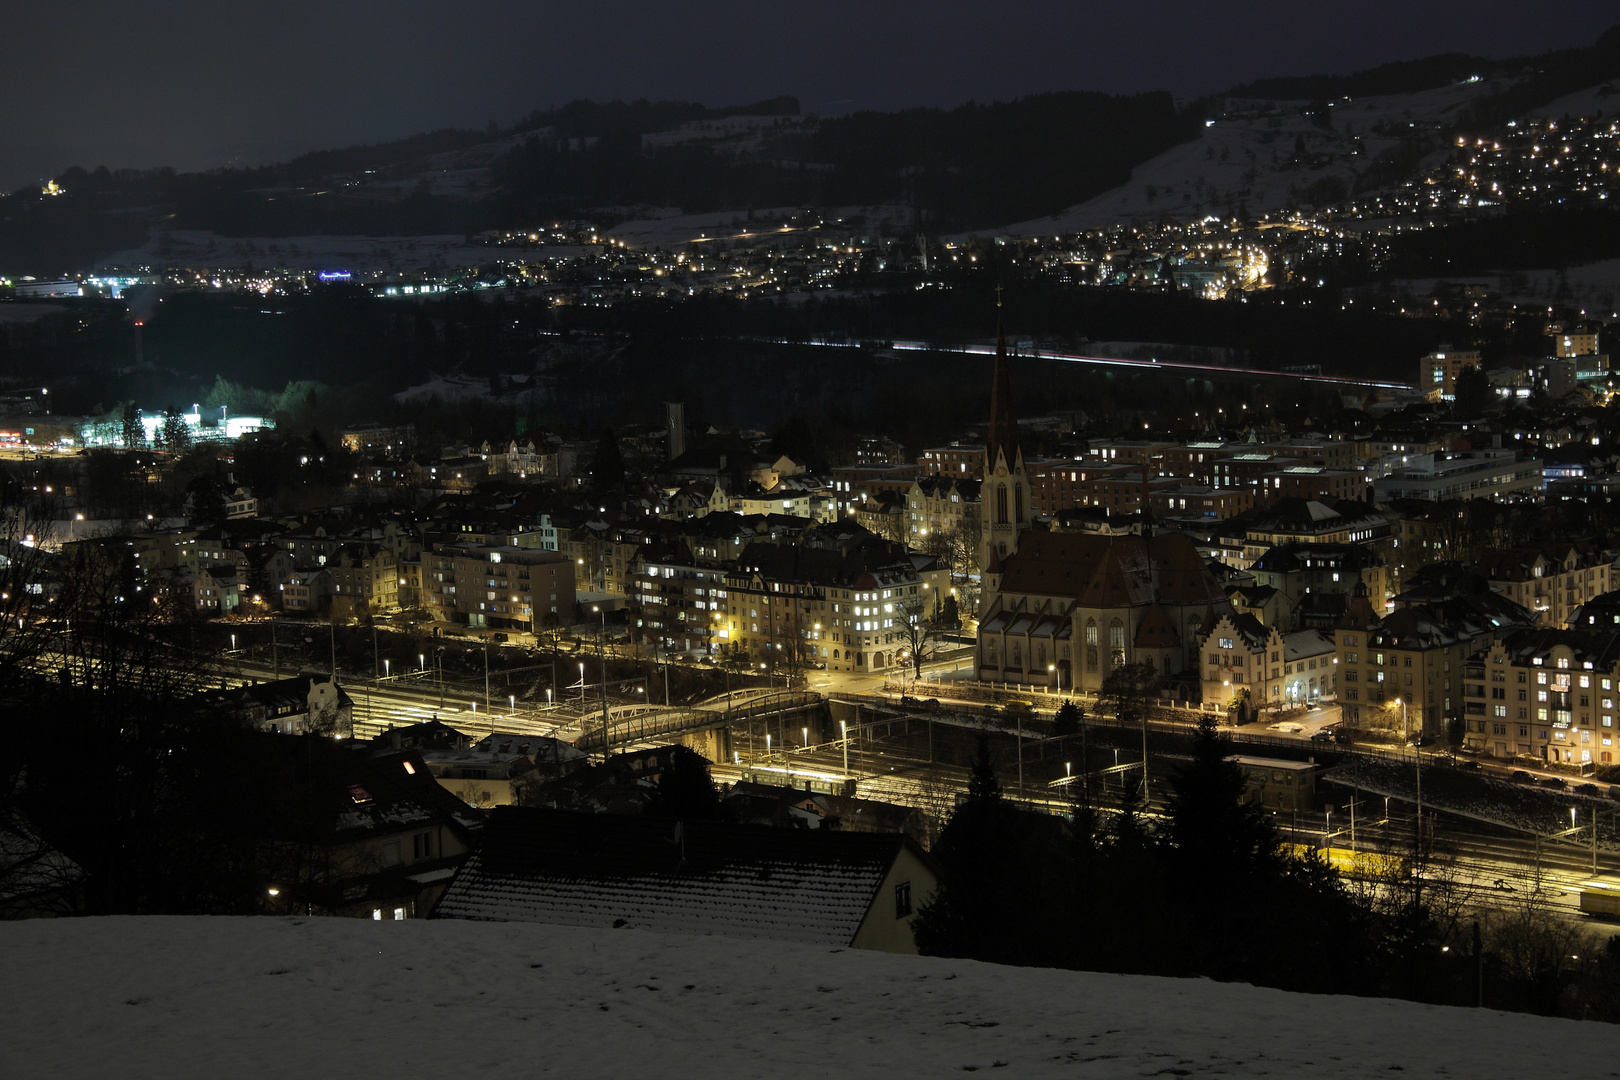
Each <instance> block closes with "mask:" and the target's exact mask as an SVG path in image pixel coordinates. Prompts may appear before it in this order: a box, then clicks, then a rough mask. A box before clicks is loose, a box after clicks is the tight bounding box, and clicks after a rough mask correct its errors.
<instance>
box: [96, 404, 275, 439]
mask: <svg viewBox="0 0 1620 1080" xmlns="http://www.w3.org/2000/svg"><path fill="white" fill-rule="evenodd" d="M209 411H210V412H212V411H213V410H212V409H210V410H209ZM136 415H137V416H138V417H139V419H140V423H141V434H142V436H143V438H144V441H145V445H147V446H157V445H158V444H159V441H160V440H161V438H162V436H163V422H164V414H163V413H161V412H148V411H147V410H145V409H141V410H139V411H138V412H137V413H136ZM180 420H181V422H182V423H184V424H185V425H186V431H187V433H188V434H189V436H190V441H191V442H193V443H221V442H235V441H236V440H237V439H240V438H241V437H242V436H244V435H251V434H253V433H254V432H256V431H265V430H269V429H271V428H274V427H275V426H276V422H275V421H274V420H272V419H270V418H269V417H267V416H248V415H245V414H244V415H241V416H228V415H226V411H225V407H224V406H221V407H220V409H219V416H218V418H217V419H216V418H214V417H211V416H210V417H205V416H204V415H203V413H202V409H201V408H200V407H199V406H197V405H193V406H192V407H191V411H190V412H184V413H181V414H180ZM80 439H81V442H82V444H83V445H84V446H86V447H120V448H122V447H125V445H126V444H125V439H124V428H123V423H122V422H121V421H120V420H119V419H118V418H117V417H103V418H100V419H97V420H92V421H89V422H87V423H86V424H85V425H84V427H83V428H82V429H81V431H80Z"/></svg>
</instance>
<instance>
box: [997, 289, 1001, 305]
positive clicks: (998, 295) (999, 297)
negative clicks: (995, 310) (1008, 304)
mask: <svg viewBox="0 0 1620 1080" xmlns="http://www.w3.org/2000/svg"><path fill="white" fill-rule="evenodd" d="M1000 306H1001V286H1000V285H997V286H996V307H1000Z"/></svg>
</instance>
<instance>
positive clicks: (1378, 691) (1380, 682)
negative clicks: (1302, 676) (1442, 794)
mask: <svg viewBox="0 0 1620 1080" xmlns="http://www.w3.org/2000/svg"><path fill="white" fill-rule="evenodd" d="M1522 620H1523V621H1520V622H1514V621H1512V620H1511V619H1504V618H1503V614H1502V612H1501V611H1500V610H1499V609H1485V608H1482V607H1481V606H1478V605H1476V604H1474V603H1472V602H1470V599H1469V598H1468V597H1466V596H1460V597H1457V598H1455V599H1452V600H1448V601H1445V602H1443V603H1437V604H1413V605H1410V606H1406V607H1402V608H1399V609H1398V610H1396V611H1394V612H1393V613H1391V614H1390V615H1389V616H1388V617H1386V618H1384V619H1381V620H1380V619H1377V618H1375V617H1374V616H1373V613H1372V608H1371V606H1370V605H1369V604H1367V603H1366V597H1365V595H1359V596H1357V597H1356V598H1355V600H1354V601H1353V602H1352V606H1351V614H1350V615H1348V616H1347V617H1346V618H1345V619H1344V621H1343V622H1342V623H1341V624H1340V625H1339V626H1338V627H1337V628H1336V629H1335V631H1334V636H1335V638H1336V648H1335V654H1336V655H1335V659H1336V660H1337V662H1338V680H1339V687H1338V689H1339V707H1340V713H1341V716H1342V717H1343V719H1344V722H1345V723H1346V724H1348V725H1350V726H1352V727H1365V728H1383V729H1388V730H1394V731H1399V732H1402V733H1403V734H1404V735H1407V736H1410V737H1417V736H1421V735H1440V734H1443V733H1444V732H1445V731H1446V724H1447V721H1448V720H1449V719H1452V718H1455V717H1459V716H1461V715H1462V702H1463V689H1462V684H1463V668H1464V662H1465V661H1466V660H1467V659H1468V657H1469V656H1471V655H1473V653H1474V652H1475V651H1476V650H1478V649H1479V648H1480V647H1481V646H1482V645H1484V644H1487V643H1489V642H1491V641H1494V640H1496V639H1497V638H1498V637H1499V636H1505V635H1507V634H1510V633H1513V632H1515V631H1517V630H1521V629H1524V628H1525V626H1526V624H1527V623H1528V622H1529V621H1530V616H1529V614H1528V613H1525V614H1524V616H1523V617H1522Z"/></svg>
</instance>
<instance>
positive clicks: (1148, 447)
mask: <svg viewBox="0 0 1620 1080" xmlns="http://www.w3.org/2000/svg"><path fill="white" fill-rule="evenodd" d="M1175 448H1176V444H1175V443H1173V442H1162V441H1160V440H1157V439H1111V440H1109V441H1107V442H1094V443H1092V444H1091V446H1090V447H1089V448H1087V450H1086V457H1087V458H1089V459H1091V460H1092V461H1094V462H1098V463H1100V464H1105V465H1146V466H1148V467H1149V468H1150V469H1151V470H1152V472H1153V473H1154V475H1157V474H1158V473H1159V471H1160V468H1161V464H1162V462H1163V461H1164V455H1165V454H1166V452H1168V451H1170V450H1173V449H1175Z"/></svg>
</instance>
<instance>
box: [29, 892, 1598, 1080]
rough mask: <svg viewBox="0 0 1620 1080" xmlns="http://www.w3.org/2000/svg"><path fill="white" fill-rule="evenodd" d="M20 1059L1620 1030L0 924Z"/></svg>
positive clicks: (1503, 1071)
mask: <svg viewBox="0 0 1620 1080" xmlns="http://www.w3.org/2000/svg"><path fill="white" fill-rule="evenodd" d="M0 972H3V973H4V977H3V979H0V1015H4V1016H5V1017H6V1021H7V1029H8V1030H7V1035H6V1040H5V1049H4V1051H3V1052H0V1075H4V1076H5V1077H7V1078H20V1077H52V1078H60V1077H64V1076H65V1077H81V1076H119V1077H137V1076H161V1077H168V1078H178V1077H203V1076H206V1077H257V1076H274V1077H300V1078H302V1077H325V1076H338V1077H344V1078H345V1080H352V1078H356V1077H392V1076H470V1075H478V1074H484V1075H496V1076H507V1075H517V1076H527V1075H533V1074H537V1073H548V1074H551V1075H557V1076H570V1077H596V1076H601V1077H607V1076H664V1077H688V1076H690V1077H704V1078H716V1080H728V1078H733V1077H736V1078H743V1077H748V1078H754V1077H762V1076H769V1075H773V1074H777V1075H788V1076H795V1077H838V1078H844V1077H850V1076H872V1077H883V1078H885V1080H892V1078H893V1077H897V1076H906V1077H926V1076H943V1075H946V1074H948V1073H949V1074H956V1073H960V1072H962V1071H964V1070H969V1071H972V1070H991V1069H995V1068H997V1067H998V1066H1004V1067H1005V1071H1004V1072H997V1073H996V1075H998V1076H1003V1077H1014V1076H1043V1077H1044V1076H1062V1077H1073V1076H1083V1077H1088V1078H1089V1077H1140V1076H1153V1075H1159V1074H1163V1075H1167V1076H1275V1077H1366V1076H1372V1075H1375V1074H1377V1075H1390V1073H1391V1071H1392V1070H1399V1074H1400V1075H1402V1076H1407V1077H1410V1076H1452V1077H1459V1078H1461V1077H1467V1078H1471V1080H1479V1078H1483V1077H1526V1076H1534V1075H1538V1074H1540V1073H1542V1072H1544V1071H1545V1070H1546V1068H1547V1067H1548V1064H1549V1063H1550V1062H1556V1063H1557V1067H1558V1071H1559V1072H1561V1073H1565V1074H1569V1075H1576V1076H1586V1077H1607V1076H1615V1075H1617V1074H1620V1063H1617V1061H1620V1059H1617V1058H1616V1056H1615V1054H1614V1048H1615V1046H1616V1045H1617V1044H1620V1031H1617V1030H1616V1029H1615V1028H1613V1027H1610V1026H1607V1025H1602V1024H1580V1023H1576V1022H1573V1021H1566V1020H1548V1019H1541V1018H1536V1017H1529V1016H1517V1015H1511V1014H1502V1013H1494V1012H1475V1011H1470V1010H1461V1009H1439V1008H1429V1007H1425V1006H1419V1005H1411V1004H1407V1003H1403V1002H1396V1001H1383V1000H1358V999H1353V998H1330V997H1309V996H1301V995H1293V994H1285V993H1281V992H1278V991H1272V990H1257V989H1254V988H1252V987H1246V986H1232V985H1222V984H1216V983H1209V982H1200V981H1180V980H1167V979H1147V978H1131V977H1123V976H1108V975H1093V974H1087V973H1077V972H1064V971H1045V970H1032V969H1020V968H1002V967H995V966H991V965H986V964H975V963H968V962H963V961H954V960H933V959H914V958H909V957H896V956H885V955H877V954H871V953H855V952H846V951H834V952H829V951H826V950H821V949H816V948H810V947H802V946H791V945H782V944H777V943H773V942H739V941H736V940H731V939H721V938H698V937H678V936H671V937H661V936H656V935H651V934H643V933H639V932H636V931H629V930H623V931H617V932H614V931H593V930H581V929H573V928H562V927H545V926H532V925H516V924H491V923H451V922H439V923H429V922H399V923H394V922H384V923H373V922H359V921H352V920H339V919H307V920H297V919H225V918H219V919H200V918H187V919H181V918H175V919H95V920H62V921H38V922H30V923H3V924H0Z"/></svg>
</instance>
